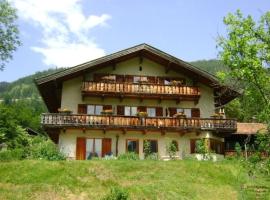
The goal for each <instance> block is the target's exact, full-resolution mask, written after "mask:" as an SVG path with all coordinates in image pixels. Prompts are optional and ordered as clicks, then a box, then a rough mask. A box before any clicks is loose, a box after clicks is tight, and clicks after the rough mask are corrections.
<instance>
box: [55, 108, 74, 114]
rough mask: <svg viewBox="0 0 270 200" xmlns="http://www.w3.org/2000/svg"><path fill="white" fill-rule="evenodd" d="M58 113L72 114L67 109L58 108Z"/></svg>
mask: <svg viewBox="0 0 270 200" xmlns="http://www.w3.org/2000/svg"><path fill="white" fill-rule="evenodd" d="M58 112H59V113H63V114H71V113H72V111H71V110H69V109H67V108H63V109H61V108H58Z"/></svg>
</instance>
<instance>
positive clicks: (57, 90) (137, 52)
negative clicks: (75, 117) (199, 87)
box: [35, 43, 239, 112]
mask: <svg viewBox="0 0 270 200" xmlns="http://www.w3.org/2000/svg"><path fill="white" fill-rule="evenodd" d="M133 57H141V58H144V57H145V58H148V59H150V60H152V61H155V62H157V63H159V64H161V65H163V66H164V67H165V69H166V71H168V70H174V71H180V70H181V73H184V74H186V75H188V76H190V77H192V78H193V79H194V80H196V81H199V82H202V83H204V84H206V85H209V86H210V87H213V88H215V92H216V93H220V95H219V96H220V97H217V98H216V102H217V106H219V105H224V104H226V103H227V102H229V101H231V100H232V99H234V98H235V97H236V96H238V95H239V93H237V92H236V91H234V90H232V89H230V88H228V87H226V86H222V85H221V84H220V83H219V81H218V79H217V78H216V77H215V76H213V75H212V74H210V73H208V72H206V71H204V70H202V69H199V68H197V67H195V66H193V65H191V64H190V63H187V62H185V61H183V60H181V59H178V58H176V57H174V56H172V55H170V54H167V53H165V52H163V51H161V50H159V49H157V48H155V47H152V46H150V45H148V44H145V43H143V44H140V45H137V46H134V47H131V48H128V49H125V50H122V51H118V52H116V53H113V54H110V55H107V56H104V57H101V58H98V59H95V60H92V61H89V62H86V63H83V64H80V65H77V66H74V67H71V68H67V69H64V70H62V71H59V72H56V73H53V74H50V75H47V76H43V77H41V78H38V79H36V80H35V82H36V85H37V87H38V89H39V91H40V94H41V96H42V98H43V100H44V101H45V103H46V105H47V107H48V110H49V111H50V112H56V111H57V109H58V108H59V107H60V105H61V89H62V82H63V81H65V80H67V79H70V78H73V77H76V76H79V75H82V74H84V73H85V72H92V71H95V70H96V69H99V68H100V67H102V66H108V65H115V64H117V63H118V62H121V61H125V60H128V59H130V58H133Z"/></svg>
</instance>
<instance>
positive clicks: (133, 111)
mask: <svg viewBox="0 0 270 200" xmlns="http://www.w3.org/2000/svg"><path fill="white" fill-rule="evenodd" d="M125 115H126V116H136V115H137V107H135V106H125Z"/></svg>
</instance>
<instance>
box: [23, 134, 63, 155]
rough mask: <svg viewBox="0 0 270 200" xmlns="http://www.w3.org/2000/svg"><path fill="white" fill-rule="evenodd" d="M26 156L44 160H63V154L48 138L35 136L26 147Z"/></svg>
mask: <svg viewBox="0 0 270 200" xmlns="http://www.w3.org/2000/svg"><path fill="white" fill-rule="evenodd" d="M28 158H31V159H45V160H65V156H64V155H63V154H62V153H61V152H60V151H59V149H58V148H57V146H56V145H55V144H54V143H53V142H52V141H51V140H50V139H48V138H45V137H42V136H37V137H34V138H33V139H32V141H31V144H30V146H29V148H28Z"/></svg>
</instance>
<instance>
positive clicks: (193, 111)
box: [191, 108, 200, 117]
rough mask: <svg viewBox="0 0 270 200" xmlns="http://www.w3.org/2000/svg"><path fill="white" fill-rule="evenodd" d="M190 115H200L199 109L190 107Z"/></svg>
mask: <svg viewBox="0 0 270 200" xmlns="http://www.w3.org/2000/svg"><path fill="white" fill-rule="evenodd" d="M191 117H200V109H199V108H192V109H191Z"/></svg>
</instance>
